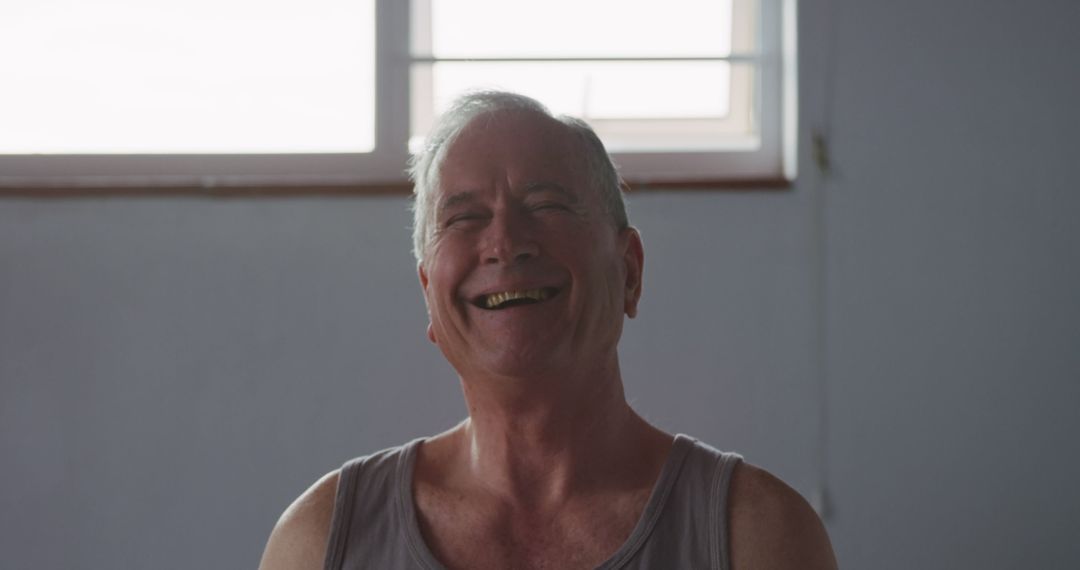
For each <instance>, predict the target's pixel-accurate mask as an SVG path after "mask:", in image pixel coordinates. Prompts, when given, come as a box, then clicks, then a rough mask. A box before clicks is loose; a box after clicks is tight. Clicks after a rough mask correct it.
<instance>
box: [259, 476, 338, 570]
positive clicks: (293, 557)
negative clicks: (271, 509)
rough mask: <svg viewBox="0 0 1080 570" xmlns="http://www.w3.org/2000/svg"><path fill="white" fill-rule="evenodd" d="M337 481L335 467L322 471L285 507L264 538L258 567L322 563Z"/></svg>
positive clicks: (302, 568) (307, 567)
mask: <svg viewBox="0 0 1080 570" xmlns="http://www.w3.org/2000/svg"><path fill="white" fill-rule="evenodd" d="M337 482H338V471H337V470H335V471H333V472H331V473H328V474H326V475H325V476H324V477H323V478H322V479H319V480H318V481H316V482H315V484H314V485H312V486H311V488H309V489H308V490H307V491H304V493H303V494H302V495H300V497H298V498H297V499H296V500H295V501H293V504H291V505H289V508H287V509H285V512H284V513H282V514H281V518H279V519H278V522H277V524H276V525H275V526H274V530H273V531H272V532H271V533H270V539H269V540H268V541H267V542H266V550H264V551H263V556H262V562H260V563H259V570H320V569H321V568H322V567H323V564H324V559H325V558H326V543H327V541H328V540H329V537H330V518H331V517H332V516H333V514H334V496H335V495H336V494H337Z"/></svg>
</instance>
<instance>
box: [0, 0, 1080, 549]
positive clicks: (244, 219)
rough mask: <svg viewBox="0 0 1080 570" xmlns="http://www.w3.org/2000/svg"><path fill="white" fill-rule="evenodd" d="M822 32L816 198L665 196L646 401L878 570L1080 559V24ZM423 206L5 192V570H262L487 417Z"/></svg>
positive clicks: (830, 20)
mask: <svg viewBox="0 0 1080 570" xmlns="http://www.w3.org/2000/svg"><path fill="white" fill-rule="evenodd" d="M800 12H801V13H800V48H801V53H800V57H801V62H800V91H801V102H800V111H801V115H802V117H801V119H802V120H801V126H800V137H799V139H800V142H801V143H802V145H801V147H800V148H801V158H802V160H801V161H800V166H801V172H800V176H799V179H798V181H797V183H796V184H795V186H794V187H793V188H792V189H790V190H784V191H767V192H763V191H746V192H731V191H724V192H716V191H708V190H703V191H684V192H640V193H635V194H634V195H632V196H631V201H630V208H631V217H632V219H633V221H634V223H635V224H636V225H637V226H639V227H640V228H641V230H642V233H643V235H644V239H645V247H646V263H645V269H646V274H645V296H644V299H643V302H642V306H641V315H640V316H639V317H638V318H637V319H635V320H633V321H630V322H629V323H628V325H627V329H626V332H625V335H624V340H623V343H622V347H621V351H622V356H623V369H624V376H625V380H626V384H627V391H628V394H629V397H630V398H631V399H632V401H633V403H634V405H635V406H636V407H637V408H638V409H639V410H640V411H641V412H642V413H643V414H644V415H645V416H646V417H648V418H650V419H651V420H653V421H655V422H656V423H657V424H658V425H660V426H661V427H663V428H665V429H668V430H670V431H676V432H686V433H690V434H692V435H695V436H697V437H699V438H701V439H704V440H706V441H708V442H710V443H712V444H713V445H716V446H718V447H721V448H724V449H733V450H737V451H739V452H741V453H743V454H744V455H745V456H746V457H747V458H748V459H749V460H750V461H752V462H754V463H757V464H759V465H762V466H765V467H766V468H768V469H770V470H772V471H773V472H775V473H777V474H778V475H780V476H781V477H783V478H785V479H786V480H788V481H789V482H790V483H791V484H792V485H793V486H795V487H796V488H797V489H798V490H799V491H801V492H803V493H804V494H806V495H807V496H808V497H815V496H816V495H817V493H818V491H819V490H820V489H821V488H822V484H824V489H825V490H827V497H828V502H827V505H828V507H829V509H828V517H827V523H828V526H829V531H830V533H831V536H832V539H833V543H834V546H835V549H836V551H837V555H838V558H839V560H840V562H841V565H842V566H843V567H845V568H882V569H888V568H897V569H899V568H909V567H920V568H942V569H944V568H950V569H951V568H1020V567H1043V568H1070V567H1077V566H1080V541H1076V540H1075V537H1074V536H1073V535H1074V534H1075V529H1076V528H1077V526H1078V524H1080V493H1078V492H1077V491H1076V490H1075V489H1074V488H1073V486H1072V485H1073V484H1074V482H1075V481H1077V480H1080V458H1078V457H1077V452H1076V449H1077V445H1076V443H1075V442H1073V438H1074V436H1073V434H1075V433H1080V414H1078V413H1077V412H1076V411H1075V410H1076V409H1077V408H1078V405H1080V349H1078V348H1080V302H1078V301H1077V291H1080V269H1078V263H1077V261H1078V260H1080V224H1078V223H1077V220H1078V219H1080V195H1078V192H1077V187H1078V184H1077V183H1076V181H1075V179H1076V174H1075V170H1076V165H1077V157H1080V144H1078V143H1077V140H1078V139H1077V133H1078V132H1080V111H1078V110H1077V106H1076V104H1077V101H1080V63H1078V60H1077V58H1076V55H1075V54H1077V53H1080V34H1077V33H1076V32H1075V28H1076V26H1077V25H1080V7H1078V4H1077V3H1074V2H1071V1H1065V0H1062V1H1051V0H1042V1H1033V2H1026V3H1016V2H1003V1H986V2H978V3H976V2H959V1H937V2H928V1H915V2H903V3H900V2H887V1H885V0H862V1H855V0H834V1H833V2H832V3H831V4H830V3H828V2H825V1H824V0H819V1H813V0H805V1H804V2H802V3H800ZM818 129H820V130H823V131H824V132H826V133H827V134H828V138H829V142H830V149H831V155H832V159H833V162H834V171H833V173H832V174H831V175H830V176H829V177H827V178H825V177H822V176H820V175H819V174H818V173H816V172H815V171H814V169H813V167H812V164H811V162H810V160H809V151H808V145H807V144H806V142H807V141H808V140H809V137H810V131H811V130H818ZM407 207H408V200H407V198H406V197H355V198H320V197H303V198H273V199H271V198H251V199H245V198H232V199H214V198H206V197H199V196H191V197H152V196H148V197H127V198H122V197H118V198H101V199H65V200H41V199H26V198H19V199H15V198H6V199H0V458H2V461H3V463H2V469H0V567H3V568H93V569H111V568H243V567H254V566H255V565H256V564H257V562H258V558H259V555H260V553H261V551H262V547H263V545H264V543H265V539H266V536H267V534H268V533H269V531H270V528H271V527H272V525H273V523H274V521H275V519H276V517H277V516H278V514H279V513H280V512H281V510H282V509H283V508H284V507H285V506H286V505H287V504H288V503H289V501H291V500H292V499H293V498H294V497H295V496H296V495H297V494H299V493H300V492H301V491H302V490H303V489H304V488H305V487H306V486H307V485H308V484H310V483H311V482H313V481H314V480H315V479H316V478H317V477H318V476H320V475H322V474H323V473H325V472H326V471H329V470H331V469H333V468H335V467H337V466H338V465H339V464H340V463H341V462H343V461H344V460H345V459H347V458H349V457H352V456H355V455H359V454H363V453H367V452H371V451H374V450H376V449H379V448H382V447H386V446H390V445H394V444H398V443H401V442H404V441H405V440H407V439H410V438H413V437H416V436H420V435H425V434H431V433H434V432H436V431H439V430H442V429H445V428H447V427H449V426H450V425H452V424H453V423H455V422H456V421H458V420H459V419H460V418H461V417H463V413H464V406H463V404H462V402H461V396H460V392H459V389H458V386H457V379H456V377H455V375H454V374H453V372H452V370H451V369H450V368H449V366H448V365H446V364H445V362H444V361H443V360H442V358H441V355H440V354H439V353H438V351H437V349H436V348H435V347H434V346H432V345H431V344H429V343H428V342H427V340H426V338H425V337H424V327H425V324H426V321H425V315H424V309H423V302H422V298H421V296H420V293H419V287H418V285H417V280H416V276H415V264H414V262H413V260H412V258H411V257H410V255H409V251H408V250H409V231H408V224H409V214H408V212H407ZM822 374H824V377H822ZM822 380H824V385H825V386H826V391H825V392H824V393H822V392H821V391H820V390H819V386H820V385H821V384H822ZM821 397H824V398H825V399H824V404H825V406H824V408H825V409H826V410H827V415H826V416H824V418H823V417H822V416H821V415H820V414H819V411H820V409H821V406H820V405H819V404H820V403H821V400H820V398H821ZM823 421H824V423H822V422H823ZM822 429H824V432H825V433H826V434H827V437H826V439H825V443H826V451H827V453H825V454H824V455H822V453H821V449H820V445H819V438H818V433H819V431H820V430H822ZM819 461H824V464H823V465H819V463H818V462H819ZM819 467H822V468H821V469H819ZM821 474H824V475H825V479H824V481H822V480H820V476H821Z"/></svg>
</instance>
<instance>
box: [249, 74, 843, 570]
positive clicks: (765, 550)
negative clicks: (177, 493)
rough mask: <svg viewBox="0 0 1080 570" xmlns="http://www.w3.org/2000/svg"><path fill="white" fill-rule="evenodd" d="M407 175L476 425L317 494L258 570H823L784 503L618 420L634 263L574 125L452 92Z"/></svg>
mask: <svg viewBox="0 0 1080 570" xmlns="http://www.w3.org/2000/svg"><path fill="white" fill-rule="evenodd" d="M412 176H413V180H414V182H415V192H416V205H415V225H414V236H413V237H414V248H415V252H416V256H417V259H418V273H419V277H420V285H421V287H422V288H423V292H424V299H425V300H426V302H427V308H428V314H429V317H430V324H429V325H428V330H427V334H428V338H429V339H431V341H432V342H433V343H435V344H436V345H437V346H438V347H439V349H440V350H441V351H442V353H443V354H444V355H445V357H446V359H447V360H448V361H449V362H450V364H451V365H453V367H454V369H455V370H456V371H457V373H458V375H459V377H460V381H461V387H462V391H463V392H464V395H465V401H466V403H467V406H468V411H469V416H468V418H467V419H465V420H464V421H462V422H461V423H460V424H458V425H457V426H456V427H454V428H452V429H450V430H449V431H447V432H445V433H442V434H439V435H436V436H433V437H429V438H423V439H419V440H415V441H413V442H410V443H407V444H405V445H403V446H400V447H395V448H392V449H388V450H384V451H380V452H377V453H374V454H372V455H368V456H365V457H361V458H359V459H355V460H352V461H350V462H347V463H346V464H345V465H344V466H343V467H342V468H341V469H339V470H336V471H334V472H331V473H330V474H328V475H326V476H325V477H323V478H322V479H320V480H319V481H318V482H316V483H315V484H314V485H313V486H312V487H311V488H310V489H308V490H307V491H306V492H304V493H303V494H302V495H301V496H300V497H299V498H298V499H297V500H296V501H295V502H294V503H293V504H292V505H291V506H289V508H288V509H286V511H285V513H284V514H283V515H282V516H281V519H280V520H279V521H278V524H277V526H276V527H275V528H274V531H273V532H272V533H271V536H270V540H269V542H268V544H267V546H266V551H265V553H264V554H263V560H262V565H261V568H263V569H264V570H274V569H298V568H304V569H307V568H326V569H334V570H337V569H358V568H377V569H380V570H398V569H406V568H408V569H412V568H424V569H429V570H433V569H440V568H453V569H457V568H461V569H489V568H490V569H495V568H497V569H507V568H521V569H525V568H554V569H576V568H604V569H615V568H624V569H641V568H650V569H684V568H685V569H698V568H716V569H728V568H732V569H735V570H746V569H754V570H760V569H773V568H776V569H780V568H785V569H786V568H800V569H819V568H820V569H825V568H834V567H835V561H834V559H833V554H832V550H831V547H830V545H829V540H828V537H827V536H826V534H825V530H824V528H823V526H822V524H821V522H820V520H819V519H818V518H817V515H816V514H815V513H814V511H813V510H812V509H811V508H810V507H809V506H808V505H807V504H806V502H805V501H804V500H803V499H802V497H800V496H799V495H798V493H796V492H795V491H793V490H792V489H791V488H789V487H788V486H787V485H785V484H784V483H783V482H781V481H780V480H778V479H777V478H775V477H773V476H771V475H770V474H768V473H767V472H765V471H764V470H761V469H759V468H756V467H753V466H751V465H749V464H747V463H744V462H742V461H741V458H740V457H739V456H737V455H734V454H730V453H722V452H720V451H717V450H716V449H714V448H712V447H709V446H708V445H705V444H703V443H701V442H699V441H697V440H695V439H693V438H690V437H688V436H685V435H678V436H672V435H670V434H667V433H665V432H663V431H661V430H659V429H657V428H655V427H653V426H651V425H649V424H648V423H647V422H646V421H645V420H644V419H642V418H641V416H639V415H638V414H636V413H635V412H634V410H633V409H631V407H630V406H629V404H628V403H627V401H626V398H625V396H624V393H623V384H622V378H621V376H620V372H619V359H618V354H617V345H618V342H619V337H620V335H621V333H622V326H623V318H624V316H628V317H631V318H632V317H634V315H635V314H636V313H637V305H638V300H639V299H640V297H641V278H642V267H643V261H644V253H643V250H642V243H641V237H640V236H639V234H638V232H637V230H635V229H634V228H633V227H631V226H630V225H629V224H628V222H627V218H626V211H625V208H624V205H623V197H622V192H621V190H620V182H619V179H618V177H617V175H616V173H615V170H614V167H613V166H612V164H611V161H610V159H609V158H608V156H607V153H606V152H605V150H604V147H603V145H602V144H601V142H600V140H599V139H598V138H597V137H596V135H595V133H593V131H592V130H591V129H590V128H589V127H588V126H587V125H586V124H585V123H583V122H581V121H578V120H576V119H572V118H567V117H553V116H552V115H551V114H550V113H549V112H548V111H547V110H546V109H545V108H544V107H543V106H542V105H540V104H539V103H537V102H536V101H533V100H532V99H528V98H526V97H522V96H519V95H514V94H510V93H500V92H483V93H475V94H471V95H467V96H465V97H463V98H462V99H459V100H458V101H457V102H456V103H455V104H454V105H453V106H452V108H451V109H450V110H449V111H448V112H446V113H445V114H444V115H443V117H442V118H441V119H440V122H439V124H438V125H437V126H436V127H435V129H434V130H433V132H432V134H431V135H430V137H429V142H428V145H427V148H426V149H425V150H424V151H423V152H422V153H420V154H419V155H418V156H417V157H416V160H415V162H414V163H413V165H412Z"/></svg>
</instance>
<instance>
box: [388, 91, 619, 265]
mask: <svg viewBox="0 0 1080 570" xmlns="http://www.w3.org/2000/svg"><path fill="white" fill-rule="evenodd" d="M503 111H525V112H530V113H536V114H537V115H541V116H544V117H547V118H549V119H554V120H555V121H558V122H560V123H562V124H563V125H564V126H566V127H567V128H568V129H570V131H571V132H573V133H574V134H576V135H577V136H578V138H579V139H580V140H581V141H582V142H583V143H584V147H585V163H586V166H587V168H588V170H589V177H590V178H591V179H592V180H591V182H592V185H593V186H594V187H595V188H596V189H597V190H598V191H599V192H600V193H601V194H600V197H601V200H602V201H603V203H604V206H605V207H606V209H607V211H608V213H609V214H610V215H611V217H612V220H613V221H614V223H615V227H617V228H618V229H622V228H625V227H627V226H628V225H629V224H630V222H629V220H628V219H627V216H626V202H625V200H624V199H623V192H622V182H621V180H620V179H619V175H618V173H617V172H616V171H615V165H614V164H613V163H612V162H611V157H609V156H608V153H607V149H605V148H604V143H603V142H601V141H600V137H598V136H597V135H596V132H595V131H593V129H592V127H590V126H589V124H588V123H586V122H585V121H582V120H581V119H578V118H575V117H568V116H566V115H559V116H555V115H552V113H551V111H548V109H547V107H545V106H544V105H543V104H542V103H540V102H539V101H536V100H535V99H531V98H529V97H526V96H524V95H518V94H516V93H509V92H505V91H474V92H470V93H466V94H465V95H462V96H461V97H459V98H458V99H457V100H455V101H454V102H453V103H452V104H451V105H450V108H449V109H447V110H446V112H445V113H443V114H442V116H441V117H440V118H439V120H438V121H437V122H436V124H435V126H434V127H433V128H432V129H431V132H430V133H428V136H427V140H426V141H425V143H424V148H423V150H421V151H420V152H419V153H417V154H416V155H415V156H413V157H412V159H411V160H410V161H409V177H410V178H411V179H412V181H413V194H414V197H415V198H414V201H413V208H412V209H413V255H415V256H416V259H417V261H420V262H423V260H424V256H425V255H426V253H427V245H428V242H429V241H430V239H431V235H432V231H433V230H432V224H433V222H434V220H433V219H432V217H433V214H432V211H431V210H432V206H433V204H432V196H434V194H435V190H436V189H438V187H439V173H440V171H441V170H442V165H443V161H445V160H446V154H447V152H448V151H449V149H450V146H451V145H452V144H453V143H454V141H455V140H456V139H457V137H458V135H460V134H461V133H462V131H464V130H465V128H466V127H468V126H469V125H470V124H471V123H472V122H473V120H475V119H477V118H479V117H481V116H490V115H494V114H496V113H499V112H503Z"/></svg>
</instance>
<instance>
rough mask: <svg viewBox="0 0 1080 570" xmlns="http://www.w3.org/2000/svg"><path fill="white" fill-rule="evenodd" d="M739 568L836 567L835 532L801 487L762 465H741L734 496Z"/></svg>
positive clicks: (734, 550)
mask: <svg viewBox="0 0 1080 570" xmlns="http://www.w3.org/2000/svg"><path fill="white" fill-rule="evenodd" d="M728 501H729V507H728V508H729V509H730V510H729V513H728V516H729V519H728V520H729V522H730V528H729V531H728V532H729V533H730V545H731V567H732V569H733V570H745V569H747V568H753V569H776V570H783V569H788V568H793V569H794V568H799V569H806V570H833V569H835V568H836V559H835V557H834V555H833V551H832V545H831V544H830V543H829V536H828V534H826V532H825V526H824V525H823V524H822V523H821V519H820V518H818V516H817V513H816V512H814V509H812V508H811V507H810V505H809V504H808V503H807V502H806V500H805V499H803V497H802V495H800V494H799V493H798V492H797V491H795V490H794V489H792V488H791V487H789V486H788V485H787V484H786V483H784V482H783V481H781V480H780V479H778V478H777V477H775V476H774V475H772V474H771V473H769V472H768V471H765V470H764V469H761V468H759V467H755V466H753V465H749V464H746V463H740V464H739V465H738V466H737V467H736V468H735V472H734V474H733V475H732V479H731V490H730V494H729V499H728Z"/></svg>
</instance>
